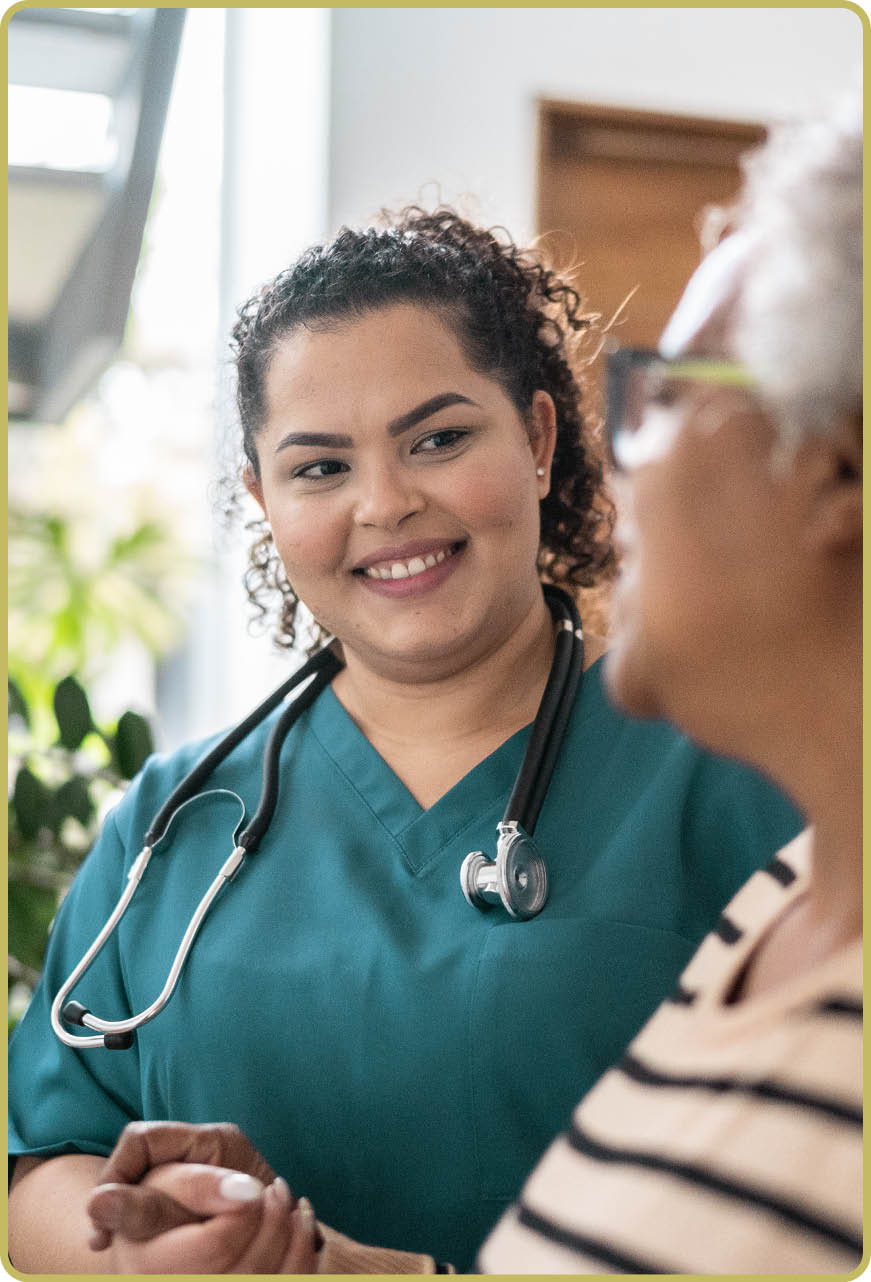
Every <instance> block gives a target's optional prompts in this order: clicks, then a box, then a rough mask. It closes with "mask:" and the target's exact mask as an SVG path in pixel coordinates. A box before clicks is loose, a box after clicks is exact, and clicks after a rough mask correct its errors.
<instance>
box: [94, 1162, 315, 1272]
mask: <svg viewBox="0 0 871 1282" xmlns="http://www.w3.org/2000/svg"><path fill="white" fill-rule="evenodd" d="M169 1207H174V1208H178V1210H179V1212H180V1213H181V1214H183V1215H185V1216H186V1217H187V1222H186V1223H185V1222H182V1221H181V1220H180V1219H179V1218H178V1217H176V1218H175V1222H174V1224H172V1225H171V1224H170V1219H171V1218H172V1212H170V1211H168V1208H169ZM88 1213H89V1215H90V1216H91V1219H92V1221H93V1223H94V1225H95V1227H96V1228H97V1229H99V1230H102V1231H104V1232H105V1233H106V1234H107V1235H109V1236H110V1238H111V1240H112V1247H111V1256H112V1266H113V1271H114V1272H118V1273H313V1272H317V1271H318V1252H317V1240H318V1236H317V1228H316V1223H315V1217H314V1212H313V1210H312V1208H311V1204H310V1203H309V1202H307V1201H306V1200H305V1199H303V1200H302V1201H301V1202H300V1203H298V1204H296V1205H295V1204H294V1199H293V1196H292V1194H291V1192H290V1189H289V1188H288V1186H287V1184H286V1183H285V1181H284V1180H282V1179H281V1178H280V1177H279V1178H277V1179H275V1180H273V1181H272V1183H271V1184H269V1185H268V1186H266V1187H265V1188H264V1186H263V1184H262V1183H261V1182H260V1181H259V1180H258V1179H255V1178H254V1177H252V1176H249V1175H244V1174H242V1173H240V1172H238V1171H233V1170H230V1169H228V1168H226V1167H218V1166H209V1165H205V1164H203V1163H198V1162H169V1163H165V1164H163V1165H161V1166H159V1167H156V1168H154V1169H153V1170H152V1171H150V1172H149V1173H148V1175H146V1177H145V1179H144V1180H143V1182H142V1183H141V1184H137V1185H129V1184H101V1185H98V1187H97V1188H96V1189H95V1190H94V1191H93V1193H92V1194H91V1197H90V1199H89V1202H88Z"/></svg>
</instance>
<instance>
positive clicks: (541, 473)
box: [535, 467, 544, 476]
mask: <svg viewBox="0 0 871 1282" xmlns="http://www.w3.org/2000/svg"><path fill="white" fill-rule="evenodd" d="M535 475H536V476H544V468H543V467H537V468H536V469H535Z"/></svg>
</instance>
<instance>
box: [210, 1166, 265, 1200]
mask: <svg viewBox="0 0 871 1282" xmlns="http://www.w3.org/2000/svg"><path fill="white" fill-rule="evenodd" d="M218 1192H219V1193H220V1195H221V1197H225V1198H226V1199H227V1200H228V1201H229V1202H256V1201H257V1199H258V1198H259V1197H260V1196H261V1194H262V1193H263V1185H262V1184H261V1183H260V1181H259V1180H255V1178H254V1176H253V1175H243V1174H242V1172H241V1171H236V1172H234V1173H233V1174H232V1175H225V1176H224V1178H223V1179H222V1180H221V1183H220V1184H219V1185H218Z"/></svg>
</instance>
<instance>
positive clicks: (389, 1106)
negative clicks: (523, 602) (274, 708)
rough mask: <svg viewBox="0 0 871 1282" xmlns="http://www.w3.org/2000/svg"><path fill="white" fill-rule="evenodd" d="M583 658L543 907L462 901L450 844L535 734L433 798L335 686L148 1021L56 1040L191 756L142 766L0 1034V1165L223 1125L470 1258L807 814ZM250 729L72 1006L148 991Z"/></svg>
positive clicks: (246, 770) (507, 776) (315, 1181)
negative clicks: (3, 1125)
mask: <svg viewBox="0 0 871 1282" xmlns="http://www.w3.org/2000/svg"><path fill="white" fill-rule="evenodd" d="M601 666H602V665H601V662H600V663H597V664H594V665H593V667H591V668H590V669H589V670H588V672H587V673H586V674H585V677H584V681H583V684H582V688H581V692H580V696H579V699H578V701H577V702H576V706H575V708H574V710H573V713H572V717H571V720H570V723H569V727H568V730H567V734H566V739H565V741H564V746H563V749H562V752H561V756H560V761H559V763H558V766H557V769H556V771H555V773H554V778H553V781H552V784H551V788H550V791H549V794H548V797H547V799H546V801H545V804H544V807H543V808H542V811H541V816H540V818H539V822H538V827H537V830H536V842H537V844H538V846H539V848H540V850H541V852H542V854H543V856H544V858H545V860H546V862H547V867H548V877H549V881H550V887H551V889H550V897H549V900H548V903H547V905H546V906H545V909H544V911H543V912H542V913H541V914H540V915H539V916H538V917H536V918H534V919H533V920H531V921H528V922H517V921H512V920H510V919H509V918H508V917H507V915H506V914H505V913H504V912H502V911H501V910H500V909H494V910H492V911H490V912H487V913H481V912H478V911H476V910H474V909H472V908H470V907H469V906H468V904H467V903H466V901H465V900H464V898H463V895H462V892H461V890H460V884H459V869H460V865H461V863H462V861H463V859H464V857H465V855H466V854H467V853H468V852H469V851H470V850H475V849H483V850H485V851H488V852H490V853H492V852H493V850H494V847H495V834H496V824H497V822H498V821H499V819H500V818H501V816H502V813H503V810H504V807H505V804H506V802H507V799H508V796H509V794H510V791H511V788H512V785H513V783H514V779H515V776H516V773H517V770H518V768H519V766H520V762H521V760H522V756H523V751H524V749H525V747H526V743H527V740H528V736H529V728H528V727H527V728H526V729H524V730H522V731H520V732H519V733H518V734H516V735H514V736H513V737H512V738H511V739H509V740H508V741H507V742H506V743H504V744H503V745H502V746H501V747H500V748H499V749H497V751H496V752H494V753H493V754H492V755H491V756H490V757H488V758H487V759H486V760H485V761H483V762H481V764H480V765H479V766H477V767H476V768H475V769H474V770H473V771H471V772H470V774H469V775H467V776H466V777H465V778H464V779H462V780H461V781H460V782H459V783H458V784H457V785H456V787H455V788H453V789H451V791H450V792H449V793H447V794H446V795H445V796H444V797H442V798H441V799H440V800H439V801H438V802H437V803H436V805H434V806H433V807H431V808H430V809H429V810H427V811H424V810H422V809H421V807H420V806H419V805H418V803H417V802H416V801H415V800H414V798H413V797H412V796H411V795H410V794H409V792H408V791H407V789H406V788H405V787H404V785H403V784H402V783H401V782H400V780H399V779H398V778H397V777H396V776H395V775H394V774H393V772H392V771H391V770H390V768H389V767H388V766H387V764H386V763H385V762H384V761H383V759H382V758H381V757H380V756H379V755H378V753H377V752H376V751H375V750H374V749H373V748H372V746H371V744H369V742H368V741H367V740H366V739H365V737H364V736H363V735H362V734H361V732H360V731H359V730H358V728H357V727H356V726H355V725H354V723H353V722H352V721H351V719H350V718H349V717H348V716H347V714H346V713H345V711H344V709H343V708H342V706H341V705H340V704H339V703H338V701H337V700H336V698H335V696H334V695H333V693H332V691H331V690H327V691H325V692H324V693H323V694H322V695H321V696H320V697H319V699H318V701H317V702H316V703H315V705H314V706H313V707H312V708H311V709H310V710H309V711H307V712H306V713H305V714H304V715H303V717H302V718H301V719H300V721H299V722H298V723H297V725H296V726H295V727H294V729H293V730H292V731H291V734H290V736H289V737H288V740H287V743H286V745H285V748H284V751H283V754H282V759H281V788H280V792H279V800H278V806H277V809H276V812H275V816H274V818H273V822H272V825H271V827H270V830H269V833H268V834H267V836H266V838H265V839H264V841H263V843H262V844H261V846H260V848H259V849H258V851H257V853H256V854H255V855H253V856H252V857H251V858H250V859H249V860H247V861H246V864H245V865H243V867H242V869H241V870H240V872H239V874H238V875H237V877H236V879H235V881H234V882H233V883H232V884H231V885H229V886H228V887H227V888H226V889H225V890H224V891H222V892H221V894H220V896H219V897H218V899H217V901H216V903H215V905H214V907H213V909H212V911H211V912H210V914H209V916H208V917H207V918H206V921H205V924H204V926H203V928H202V931H201V933H200V935H199V937H198V939H197V941H196V943H195V945H194V948H193V950H192V952H191V955H190V957H189V960H188V963H187V965H186V967H185V970H184V971H183V973H182V977H181V980H180V982H179V986H178V989H177V991H176V993H175V995H174V996H173V998H172V1001H171V1002H170V1004H169V1005H168V1007H167V1008H166V1010H165V1011H163V1013H162V1014H161V1015H160V1016H158V1017H157V1019H155V1020H154V1021H153V1023H151V1024H148V1025H146V1026H145V1027H144V1028H143V1029H142V1030H140V1032H139V1033H138V1034H137V1037H136V1043H135V1047H134V1049H132V1050H129V1051H105V1050H90V1051H76V1050H72V1049H69V1048H66V1047H64V1046H62V1045H61V1044H60V1043H59V1042H58V1041H57V1039H56V1038H55V1037H54V1035H53V1034H52V1032H51V1030H50V1026H49V1022H48V1008H49V1006H50V1001H51V997H52V996H53V995H54V993H55V992H56V991H57V989H58V987H59V986H60V984H61V983H62V981H63V979H64V978H65V977H66V975H67V974H68V973H69V972H70V970H72V968H73V966H74V965H75V964H76V962H77V961H78V960H79V958H80V957H81V955H82V953H83V952H84V950H85V948H86V947H87V946H88V944H89V943H90V941H91V939H92V938H93V936H94V935H95V934H96V933H97V931H98V930H99V928H100V927H101V926H102V924H103V922H104V921H105V919H106V917H107V916H108V914H109V912H110V911H111V908H112V906H113V905H114V903H115V901H116V899H117V897H118V894H119V893H120V889H121V886H122V884H123V879H124V876H125V875H126V871H127V869H128V868H129V865H130V863H131V862H132V860H133V859H134V858H135V856H136V854H137V853H138V850H139V848H140V845H141V841H142V834H143V833H144V831H145V829H146V828H147V826H148V824H149V822H150V820H151V818H152V816H153V814H154V812H155V811H156V810H157V808H158V806H159V805H160V804H161V802H162V801H163V799H164V798H165V797H166V796H167V795H168V793H169V791H170V790H171V788H172V787H173V786H174V785H175V783H176V782H177V781H178V780H179V779H180V778H181V777H182V775H183V774H184V773H185V772H186V771H187V770H188V769H189V768H190V766H191V765H192V764H193V762H194V761H195V760H196V759H197V757H198V756H199V754H200V752H201V751H202V750H203V747H204V745H198V746H194V747H191V748H187V749H185V750H183V751H182V752H180V753H177V754H174V755H173V756H172V757H170V758H168V759H154V760H153V761H152V762H150V763H149V764H148V765H147V766H146V769H145V771H144V773H143V775H142V776H141V777H140V779H139V780H138V781H137V782H136V783H135V784H134V785H133V786H132V787H131V789H130V790H129V792H128V794H127V796H126V797H125V798H124V800H123V802H122V803H121V805H120V806H119V807H118V809H117V811H116V812H115V813H114V815H113V816H112V817H110V819H109V820H108V821H107V824H106V827H105V830H104V833H103V835H102V836H101V838H100V840H99V842H98V843H97V846H96V847H95V849H94V851H93V852H92V853H91V855H89V857H88V859H87V860H86V862H85V865H84V866H83V868H82V870H81V871H80V873H79V875H78V877H77V878H76V881H75V883H74V886H73V888H72V890H71V891H70V893H69V895H68V896H67V899H66V900H65V902H64V904H63V906H62V908H61V910H60V912H59V914H58V918H57V923H56V926H55V929H54V931H53V934H52V939H51V942H50V946H49V951H48V957H47V960H46V970H45V981H44V983H43V984H42V985H40V987H39V989H38V990H37V992H36V994H35V996H34V999H33V1002H32V1003H31V1006H30V1009H29V1010H28V1012H27V1014H26V1015H25V1017H24V1019H23V1020H22V1021H21V1024H20V1025H19V1027H18V1029H17V1030H16V1032H15V1035H14V1037H13V1039H12V1045H11V1067H10V1097H11V1110H12V1128H11V1139H10V1152H11V1153H12V1154H17V1153H36V1154H43V1155H48V1154H51V1153H59V1152H70V1151H81V1152H90V1153H108V1152H109V1151H110V1150H111V1148H112V1146H113V1144H114V1141H115V1138H116V1137H117V1134H118V1131H119V1130H120V1129H121V1127H122V1126H123V1125H124V1123H126V1122H127V1121H129V1120H131V1119H132V1118H146V1119H148V1118H154V1119H159V1118H173V1119H177V1120H187V1121H191V1122H206V1121H232V1122H235V1123H236V1124H237V1125H238V1126H240V1127H241V1128H242V1130H243V1131H245V1132H246V1133H247V1134H248V1135H249V1137H250V1138H251V1140H252V1142H253V1143H254V1144H255V1145H256V1147H257V1148H259V1149H260V1151H261V1152H262V1153H263V1155H264V1156H265V1157H266V1159H267V1160H268V1161H269V1162H270V1164H271V1165H272V1166H273V1168H274V1169H275V1170H276V1171H278V1172H280V1173H281V1174H282V1175H284V1177H285V1178H286V1179H287V1180H288V1182H289V1184H290V1186H291V1188H292V1189H293V1190H294V1192H296V1193H297V1194H300V1195H301V1194H306V1195H307V1196H309V1197H310V1198H311V1199H312V1201H313V1203H314V1206H315V1208H316V1211H317V1213H318V1216H319V1217H320V1218H321V1219H322V1220H323V1221H324V1222H325V1223H328V1224H331V1225H332V1226H333V1227H335V1228H336V1229H339V1230H340V1231H341V1232H343V1233H346V1234H348V1235H350V1236H351V1237H354V1238H358V1239H360V1240H361V1241H365V1242H377V1243H379V1244H382V1245H384V1246H389V1247H395V1248H398V1249H403V1250H408V1251H416V1252H421V1253H424V1254H429V1255H433V1256H435V1258H436V1259H440V1260H450V1261H452V1262H453V1263H454V1264H455V1265H456V1266H457V1267H458V1268H459V1269H460V1270H467V1269H469V1268H471V1267H472V1264H473V1261H474V1257H475V1252H476V1250H477V1248H478V1247H479V1246H480V1243H481V1242H482V1241H483V1239H484V1237H485V1236H486V1233H487V1231H488V1230H489V1228H491V1227H492V1225H493V1223H494V1222H495V1221H496V1219H498V1217H499V1215H500V1213H501V1211H502V1210H503V1208H504V1207H505V1205H506V1204H507V1203H508V1202H509V1201H510V1200H511V1199H513V1198H514V1196H515V1195H516V1194H517V1192H518V1190H519V1188H520V1186H521V1184H522V1182H523V1180H524V1178H525V1176H526V1175H527V1173H528V1172H529V1170H530V1169H531V1168H532V1166H533V1165H534V1163H535V1161H536V1160H537V1158H538V1157H539V1156H540V1154H541V1152H542V1151H543V1149H544V1148H545V1147H546V1145H547V1144H548V1142H549V1141H550V1140H551V1139H552V1137H553V1135H554V1134H555V1133H556V1132H557V1131H558V1130H560V1129H561V1128H562V1127H563V1126H564V1124H565V1122H566V1120H567V1118H568V1116H569V1114H570V1112H571V1109H572V1107H573V1106H574V1104H575V1103H576V1102H577V1099H578V1097H579V1096H580V1095H581V1094H583V1093H584V1092H585V1091H586V1090H587V1089H588V1088H589V1086H590V1085H591V1084H592V1083H593V1082H594V1081H595V1080H596V1079H597V1078H598V1077H599V1076H600V1075H601V1073H602V1072H603V1071H604V1070H605V1069H606V1068H607V1067H608V1066H609V1065H610V1064H611V1063H612V1062H613V1061H614V1060H615V1059H617V1057H618V1056H619V1055H620V1053H621V1052H622V1050H623V1049H624V1047H625V1046H626V1044H627V1043H628V1042H629V1040H630V1039H631V1038H632V1036H634V1034H635V1033H636V1032H637V1031H638V1029H639V1028H640V1026H641V1024H642V1023H643V1022H644V1021H645V1020H646V1018H647V1017H648V1015H649V1014H650V1013H651V1012H652V1010H653V1009H654V1008H655V1007H656V1006H657V1005H658V1003H659V1002H660V1001H661V1000H662V998H663V997H664V996H665V995H666V994H667V993H668V992H669V990H670V989H671V988H672V986H673V984H674V982H675V980H676V978H677V976H678V974H679V973H680V971H681V970H682V969H683V967H684V965H685V964H686V962H687V961H688V960H689V957H690V956H691V955H692V953H693V951H694V949H695V947H696V945H697V944H698V942H699V941H700V939H701V938H702V936H703V935H704V934H705V933H706V932H707V931H708V930H709V929H710V928H711V927H712V926H713V924H714V922H715V921H716V918H717V916H718V914H719V911H720V909H721V908H722V906H723V905H724V904H725V903H726V902H727V900H728V899H729V898H730V897H731V895H732V894H733V893H734V891H735V890H736V889H737V888H738V886H740V885H741V884H742V883H743V882H744V881H745V880H746V879H747V877H749V876H750V874H751V873H752V872H753V871H754V870H755V869H756V868H757V867H759V866H760V865H762V864H764V863H767V862H768V861H769V859H770V858H771V857H772V856H773V854H774V853H775V851H776V850H778V849H779V848H780V847H781V846H783V845H785V844H786V842H787V841H789V840H790V839H791V838H792V837H793V836H794V835H795V833H796V832H797V831H798V830H799V827H800V825H801V821H800V818H799V816H798V815H797V813H796V812H795V811H794V810H793V808H792V807H791V806H790V805H789V804H788V803H787V802H786V801H785V799H784V798H783V797H782V796H781V795H780V794H779V793H777V792H775V791H774V790H773V789H772V788H771V787H770V786H769V785H768V784H767V783H766V782H765V781H764V780H762V779H761V778H760V777H758V776H757V775H755V774H753V773H752V772H750V771H747V770H745V769H744V768H742V767H740V766H737V765H735V764H734V763H729V762H725V761H721V760H718V759H716V758H713V757H710V756H708V755H707V754H705V753H703V752H701V751H700V750H699V749H697V748H696V747H694V746H693V745H692V744H691V743H689V741H688V740H686V739H685V738H684V737H683V736H681V735H679V734H678V733H677V732H676V731H674V730H673V729H671V728H669V727H667V726H665V725H663V724H657V723H646V724H642V723H638V722H633V721H629V720H627V719H626V718H624V717H623V716H621V715H620V714H619V713H618V712H616V711H615V710H614V708H613V707H612V706H611V705H610V704H609V702H608V700H607V698H606V697H605V694H604V690H603V687H602V680H601ZM270 725H271V719H270V720H269V721H268V722H267V723H266V725H265V726H264V727H262V728H261V729H260V730H258V731H257V732H256V733H255V734H254V735H253V736H251V737H250V738H249V739H248V740H247V741H246V742H245V743H243V744H242V745H240V747H239V748H238V749H236V750H235V751H234V753H233V754H232V755H231V757H230V758H228V759H227V761H226V762H224V763H223V764H222V766H221V767H220V768H219V770H218V771H216V773H215V775H214V776H213V777H212V779H211V781H210V784H209V789H210V791H209V794H208V795H205V796H202V797H200V798H198V799H196V800H195V801H193V802H191V803H190V804H189V806H188V807H186V808H185V810H184V811H183V812H182V814H180V815H179V816H178V819H177V820H176V821H175V823H174V825H173V827H172V829H171V830H170V832H169V833H168V834H167V838H166V840H165V842H164V843H163V845H162V846H161V848H160V850H159V851H158V852H157V853H156V854H155V856H154V858H153V859H152V861H151V865H150V866H149V868H148V871H147V873H146V875H145V877H144V879H143V881H142V884H141V887H140V889H139V891H138V892H137V895H136V897H135V898H134V900H133V902H132V904H131V906H130V908H129V909H128V912H127V914H126V916H125V918H124V920H123V922H122V923H121V926H120V928H119V931H118V932H117V935H116V940H115V941H114V942H113V943H112V944H110V945H109V946H107V948H106V949H105V950H104V952H103V954H101V956H100V958H99V959H98V961H97V963H96V964H95V966H94V967H93V968H92V970H91V971H90V972H89V973H88V975H87V976H86V977H85V979H84V980H83V981H82V982H81V984H80V985H79V987H78V989H77V991H76V993H75V994H74V996H75V997H76V999H77V1000H79V1001H81V1002H83V1003H84V1004H85V1005H88V1006H90V1007H91V1008H92V1009H93V1010H94V1011H95V1013H98V1014H100V1015H104V1014H105V1015H106V1016H107V1017H109V1018H112V1017H120V1016H121V1015H124V1014H127V1013H129V1012H130V1010H131V1009H132V1010H134V1011H136V1010H141V1009H142V1008H143V1007H145V1006H146V1005H148V1004H149V1003H150V1002H151V1001H153V999H154V997H155V996H156V994H157V993H158V992H159V991H160V989H161V987H162V986H163V983H164V980H165V977H166V973H167V970H168V967H169V964H170V961H171V959H172V957H173V955H174V953H175V950H176V948H177V946H178V941H179V939H180V937H181V935H182V933H183V931H184V928H185V926H186V924H187V921H188V919H189V917H190V914H191V912H192V911H193V908H194V907H195V905H196V903H197V902H198V900H199V898H200V896H201V895H202V893H203V891H204V890H205V888H206V886H207V885H208V884H209V882H210V881H211V879H212V877H214V875H215V873H216V872H217V870H218V868H219V867H220V866H221V864H222V863H223V861H224V859H225V858H226V857H227V855H228V854H229V853H230V851H231V849H232V842H233V832H234V829H235V828H236V826H237V824H238V822H239V820H240V818H241V816H242V808H243V806H244V808H245V809H246V810H247V812H248V814H251V813H253V811H254V809H255V808H256V804H257V797H258V794H259V786H260V764H261V759H262V752H263V746H264V743H265V740H266V737H267V735H268V732H269V728H270ZM237 798H238V799H237Z"/></svg>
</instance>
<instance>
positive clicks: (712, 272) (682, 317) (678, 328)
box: [659, 232, 750, 358]
mask: <svg viewBox="0 0 871 1282" xmlns="http://www.w3.org/2000/svg"><path fill="white" fill-rule="evenodd" d="M749 254H750V238H749V236H747V235H746V233H744V232H733V234H732V235H731V236H727V237H726V238H725V240H722V241H721V242H720V244H719V245H717V247H716V249H713V250H712V251H711V253H710V254H708V255H707V257H706V258H704V259H703V260H702V262H701V263H700V265H699V266H698V267H697V269H696V271H695V272H694V273H693V275H692V276H691V277H690V279H689V283H688V284H687V287H686V289H685V290H684V292H683V295H682V296H681V299H680V302H679V303H678V305H677V307H676V308H675V310H674V313H673V314H672V317H671V320H670V321H669V322H668V324H667V325H666V327H665V330H664V331H663V334H662V338H661V339H660V341H659V350H660V352H661V353H662V355H663V356H665V357H668V358H672V357H675V356H680V355H683V354H684V353H685V352H687V351H694V352H700V351H705V352H709V353H710V354H711V355H727V354H728V353H727V350H726V342H727V336H728V330H729V327H730V322H731V319H732V317H733V315H734V312H735V304H736V302H737V298H738V293H739V291H740V288H741V284H742V281H743V279H744V275H745V272H746V270H747V261H748V257H749Z"/></svg>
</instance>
